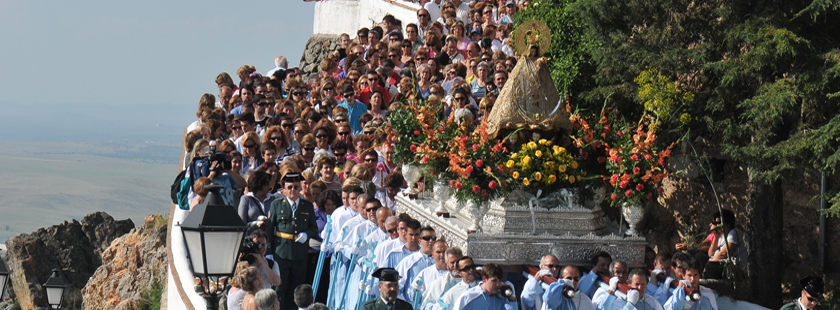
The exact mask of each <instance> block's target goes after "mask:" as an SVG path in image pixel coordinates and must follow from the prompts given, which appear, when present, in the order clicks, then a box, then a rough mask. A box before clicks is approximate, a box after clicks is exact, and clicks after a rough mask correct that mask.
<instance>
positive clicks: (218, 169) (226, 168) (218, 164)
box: [190, 148, 246, 206]
mask: <svg viewBox="0 0 840 310" xmlns="http://www.w3.org/2000/svg"><path fill="white" fill-rule="evenodd" d="M214 151H215V150H214V149H213V148H211V151H210V154H209V155H208V159H207V160H208V161H209V162H210V173H208V174H207V178H208V179H210V180H212V181H214V182H216V183H218V184H219V185H221V186H224V188H223V189H222V190H221V191H219V192H220V193H221V194H222V198H223V199H224V200H225V204H226V205H231V206H232V205H234V200H233V192H234V190H236V189H239V188H244V187H245V185H246V182H245V179H243V178H242V176H241V175H239V174H238V173H231V170H230V169H231V166H232V165H231V162H230V159H229V158H228V157H227V155H225V154H222V153H215V152H214ZM190 195H191V196H190V197H192V195H193V193H192V192H190Z"/></svg>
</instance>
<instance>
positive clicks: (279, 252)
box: [266, 173, 318, 309]
mask: <svg viewBox="0 0 840 310" xmlns="http://www.w3.org/2000/svg"><path fill="white" fill-rule="evenodd" d="M300 182H301V177H300V174H297V173H287V174H286V175H284V176H283V181H282V186H283V194H284V195H285V199H276V200H274V202H272V203H271V209H270V211H269V213H268V223H267V224H266V232H267V233H268V244H269V246H270V248H271V249H272V253H273V254H274V259H275V260H276V261H277V264H278V265H279V269H280V278H281V283H280V285H278V286H277V288H276V291H277V296H278V298H280V300H281V301H282V302H281V304H280V308H281V309H295V305H294V292H293V289H292V288H294V287H297V286H298V285H301V284H303V282H304V280H305V279H306V258H307V256H308V253H309V236H315V234H317V233H318V224H317V220H316V218H315V209H314V206H313V205H312V202H310V201H308V200H306V199H303V198H302V197H301V196H300V189H301V188H300Z"/></svg>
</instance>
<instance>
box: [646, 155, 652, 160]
mask: <svg viewBox="0 0 840 310" xmlns="http://www.w3.org/2000/svg"><path fill="white" fill-rule="evenodd" d="M651 158H653V156H650V154H645V160H650V159H651Z"/></svg>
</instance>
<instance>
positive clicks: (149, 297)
mask: <svg viewBox="0 0 840 310" xmlns="http://www.w3.org/2000/svg"><path fill="white" fill-rule="evenodd" d="M161 296H163V282H162V281H157V280H156V281H154V282H153V283H152V285H151V286H149V287H148V288H147V289H145V290H143V293H142V295H141V297H140V298H141V299H140V302H139V303H138V304H137V306H136V307H132V309H133V310H158V309H160V306H161V304H160V299H161Z"/></svg>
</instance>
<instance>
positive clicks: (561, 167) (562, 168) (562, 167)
mask: <svg viewBox="0 0 840 310" xmlns="http://www.w3.org/2000/svg"><path fill="white" fill-rule="evenodd" d="M560 172H561V173H563V172H566V165H560Z"/></svg>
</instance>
